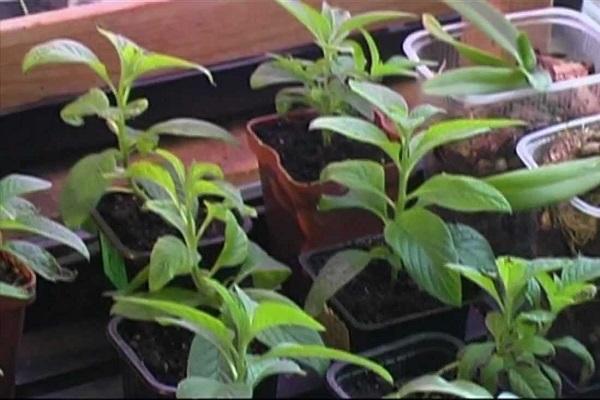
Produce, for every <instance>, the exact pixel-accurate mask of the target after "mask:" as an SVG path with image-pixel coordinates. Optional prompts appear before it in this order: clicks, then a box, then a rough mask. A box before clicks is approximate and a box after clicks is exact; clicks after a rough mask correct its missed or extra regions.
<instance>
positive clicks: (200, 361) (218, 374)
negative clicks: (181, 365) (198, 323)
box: [187, 335, 233, 382]
mask: <svg viewBox="0 0 600 400" xmlns="http://www.w3.org/2000/svg"><path fill="white" fill-rule="evenodd" d="M232 368H233V366H230V365H229V361H228V360H227V358H226V357H224V356H223V354H222V353H221V351H220V350H219V348H218V347H216V346H215V345H214V344H213V343H211V342H210V341H209V340H207V339H206V338H204V337H202V336H200V335H196V336H194V340H192V344H191V346H190V352H189V355H188V361H187V376H188V377H194V376H197V377H202V378H208V379H214V380H217V381H220V382H230V381H231V380H232V378H233V377H232V371H231V369H232Z"/></svg>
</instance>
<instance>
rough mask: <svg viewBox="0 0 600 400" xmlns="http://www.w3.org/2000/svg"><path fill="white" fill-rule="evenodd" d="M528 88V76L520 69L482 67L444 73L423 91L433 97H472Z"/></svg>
mask: <svg viewBox="0 0 600 400" xmlns="http://www.w3.org/2000/svg"><path fill="white" fill-rule="evenodd" d="M527 86H528V81H527V76H526V75H525V74H524V73H523V72H522V71H521V70H519V69H515V68H506V67H487V66H482V67H463V68H458V69H452V70H449V71H446V72H442V73H441V74H439V75H436V76H434V77H433V78H431V79H428V80H427V81H425V83H423V91H424V92H425V93H426V94H428V95H431V96H471V95H482V94H492V93H498V92H504V91H508V90H515V89H521V88H525V87H527Z"/></svg>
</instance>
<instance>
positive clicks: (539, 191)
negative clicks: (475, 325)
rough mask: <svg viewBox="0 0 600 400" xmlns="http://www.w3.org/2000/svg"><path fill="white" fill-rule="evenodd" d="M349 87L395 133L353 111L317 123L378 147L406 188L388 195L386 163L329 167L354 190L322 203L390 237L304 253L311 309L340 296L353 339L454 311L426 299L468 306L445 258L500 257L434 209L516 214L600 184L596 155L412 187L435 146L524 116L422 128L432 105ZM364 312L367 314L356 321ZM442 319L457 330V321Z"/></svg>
mask: <svg viewBox="0 0 600 400" xmlns="http://www.w3.org/2000/svg"><path fill="white" fill-rule="evenodd" d="M349 85H350V87H351V88H352V89H353V90H354V91H355V93H357V94H358V95H360V96H362V97H363V98H364V99H365V100H367V101H370V102H371V103H372V104H373V105H374V106H376V107H377V108H378V109H379V110H380V112H382V113H383V114H384V115H385V116H386V117H387V118H388V119H389V121H390V123H391V124H393V125H394V128H395V132H397V136H396V137H393V138H390V137H388V136H387V135H386V134H385V133H384V132H383V131H382V130H380V129H379V128H378V127H377V126H376V125H374V124H372V123H370V122H368V121H365V120H362V119H359V118H354V117H321V118H317V119H316V120H314V121H313V122H312V123H311V129H326V130H329V131H331V132H334V133H338V134H341V135H344V136H346V137H348V138H351V139H353V140H358V141H363V142H367V143H370V144H372V145H374V146H377V147H379V148H380V149H381V151H383V152H385V153H386V154H387V155H388V157H389V158H390V159H391V160H392V162H393V163H394V165H395V167H396V168H397V171H398V176H399V181H398V188H399V190H398V193H397V195H396V196H395V197H394V198H393V199H392V198H390V197H388V196H387V194H386V191H385V188H384V185H383V179H384V178H383V177H384V172H383V166H382V165H380V164H378V163H375V162H372V161H368V160H347V161H342V162H338V163H332V164H330V165H329V166H327V168H325V170H324V171H323V173H322V175H321V179H322V181H324V182H325V181H335V182H337V183H338V184H340V185H342V186H343V187H345V188H346V191H345V193H344V194H343V195H341V196H328V195H326V196H323V197H322V199H321V201H320V203H319V208H320V210H322V211H327V210H332V209H338V208H353V207H358V208H362V209H365V210H367V211H368V212H370V213H372V214H374V215H375V216H377V217H378V218H379V219H380V220H381V222H382V224H383V226H384V229H383V232H382V233H383V237H378V238H373V239H365V240H360V241H355V242H351V243H349V244H345V245H342V246H338V247H337V248H335V249H324V250H322V251H315V252H314V253H312V254H310V255H307V256H303V267H304V268H305V270H306V271H307V272H308V273H309V274H310V275H311V276H312V277H313V278H314V283H313V286H312V288H311V290H310V292H309V294H308V296H307V300H306V309H307V310H308V311H309V313H310V314H311V315H318V314H319V313H320V312H321V311H322V310H323V307H324V304H325V302H326V301H327V300H329V299H330V298H332V297H335V298H336V301H334V302H333V305H334V308H335V309H336V311H338V312H340V313H341V314H342V317H345V320H346V323H347V324H349V325H350V326H351V329H350V334H351V336H355V337H351V339H352V340H353V341H354V342H355V343H354V344H353V345H354V346H360V347H361V348H366V347H368V346H369V345H372V343H373V340H377V336H376V332H378V334H380V335H388V336H389V335H393V336H394V337H397V336H398V335H399V334H401V332H404V333H406V332H407V330H408V329H412V328H408V325H406V322H408V321H411V320H413V322H414V323H416V324H417V326H419V328H420V327H421V326H422V325H419V324H421V323H423V322H422V321H415V318H416V317H419V316H421V315H419V314H420V313H419V312H423V311H425V310H428V311H429V313H428V314H430V313H431V311H432V310H436V312H435V313H434V314H438V315H434V316H433V318H439V317H440V315H443V311H447V310H445V309H444V308H442V307H441V306H440V304H439V303H436V302H433V303H432V301H431V300H432V299H429V297H428V296H433V297H434V298H435V299H437V300H439V301H441V302H443V303H446V304H450V305H453V306H460V305H461V304H462V290H461V279H460V276H459V274H458V273H457V272H455V271H452V270H449V269H446V268H444V267H443V266H444V265H445V264H446V263H448V262H456V261H457V260H462V261H461V262H464V263H467V264H473V265H480V264H493V261H492V260H493V252H492V250H491V248H490V246H489V244H488V243H487V241H486V240H485V238H484V237H483V236H481V235H480V234H479V233H478V232H477V231H475V230H474V229H473V228H471V227H469V226H465V225H462V224H455V223H447V222H445V221H444V220H443V219H442V218H440V217H439V216H438V215H437V214H436V210H437V209H439V208H443V209H449V210H452V211H457V212H462V213H472V212H479V211H495V212H500V213H510V212H514V211H518V210H527V209H531V208H535V207H541V206H544V205H547V204H553V203H556V202H558V201H561V200H564V199H568V198H570V197H572V196H573V195H575V194H576V193H582V192H586V191H587V190H589V189H590V188H593V187H595V186H596V185H598V182H599V181H600V169H599V168H598V166H600V158H598V157H595V158H589V159H585V160H576V161H572V162H566V163H561V164H558V165H552V166H546V167H545V168H543V169H537V170H526V169H523V170H518V171H512V172H507V173H503V174H498V175H493V176H490V177H487V178H486V179H477V178H473V177H470V176H465V175H453V174H439V175H436V176H433V177H431V178H430V179H428V180H426V181H425V182H424V183H423V184H422V185H420V186H419V187H417V188H416V189H414V190H409V189H408V185H407V182H408V180H409V177H410V176H411V174H412V173H413V171H414V169H415V167H416V166H417V165H418V163H419V162H420V160H421V159H422V158H423V157H425V156H426V155H427V154H428V153H429V152H430V151H433V150H435V149H436V148H437V147H439V146H442V145H445V144H448V143H452V142H454V141H457V140H463V139H466V138H469V137H474V136H476V135H480V134H484V133H487V132H489V130H490V129H493V128H497V127H505V126H513V125H517V124H520V122H519V121H514V120H506V119H496V120H494V119H483V120H477V119H459V120H446V121H442V122H438V123H435V124H430V125H429V126H427V127H425V128H423V126H424V125H425V123H426V122H427V121H428V119H429V118H431V117H432V116H433V115H435V114H438V113H439V112H440V109H438V108H436V107H433V106H428V105H425V106H420V107H417V108H415V109H413V110H412V111H409V110H408V107H407V105H406V102H405V101H404V99H403V98H402V96H400V95H399V94H397V93H395V92H392V91H390V90H389V89H387V88H385V87H383V86H380V85H377V84H372V83H367V82H358V81H351V82H350V84H349ZM575 178H577V179H575ZM332 254H335V255H333V256H332ZM375 265H377V266H378V271H380V272H379V273H376V274H375V273H370V271H372V268H367V267H369V266H372V267H373V266H375ZM421 291H423V292H425V293H423V292H421ZM398 296H400V298H401V299H402V301H400V300H399V298H398ZM417 296H418V297H417ZM342 298H343V299H344V301H342ZM407 299H411V303H414V304H415V307H414V308H413V309H411V310H409V311H408V312H407V310H405V309H402V308H401V307H398V306H396V304H402V305H404V304H406V303H407V302H408V301H409V300H407ZM415 299H418V300H415ZM427 299H429V300H427ZM342 310H344V311H342ZM374 310H375V312H374ZM359 313H360V316H361V318H362V320H358V319H357V318H356V317H357V316H358V315H359ZM429 317H430V318H431V315H429ZM455 321H458V320H457V319H455ZM438 325H439V326H443V327H444V328H446V329H451V330H452V329H457V328H456V327H457V323H454V324H448V323H446V324H443V323H438ZM458 329H459V331H460V330H462V329H463V327H459V328H458ZM398 330H400V332H398ZM455 332H456V331H455ZM462 333H464V331H463V332H461V334H462ZM375 343H376V341H375Z"/></svg>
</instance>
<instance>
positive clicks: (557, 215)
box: [517, 115, 600, 256]
mask: <svg viewBox="0 0 600 400" xmlns="http://www.w3.org/2000/svg"><path fill="white" fill-rule="evenodd" d="M590 125H594V126H598V127H599V129H600V115H595V116H592V117H586V118H579V119H575V120H572V121H569V122H566V123H562V124H558V125H554V126H551V127H549V128H546V129H542V130H540V131H538V132H534V133H531V134H529V135H527V136H525V137H524V138H523V139H521V140H520V141H519V143H518V145H517V154H518V156H519V158H520V159H521V160H522V161H523V163H524V164H525V165H526V166H527V167H528V168H531V169H533V168H537V167H538V166H540V165H541V164H542V163H543V158H544V156H545V155H546V153H547V151H548V148H549V146H550V144H551V143H552V141H553V140H554V139H555V138H556V136H557V135H559V134H561V133H562V132H564V131H565V130H572V131H573V134H577V129H578V128H583V127H584V126H590ZM537 221H538V241H537V242H538V245H537V248H538V252H539V253H540V254H539V255H540V256H548V255H564V254H557V253H553V252H555V251H561V250H560V249H561V248H562V249H563V250H562V251H563V252H564V251H566V250H570V251H571V252H573V253H577V252H582V253H583V254H585V255H590V256H600V207H598V206H595V205H592V204H590V203H588V202H586V201H585V200H584V199H582V198H580V197H576V198H574V199H572V200H571V201H570V202H567V203H563V204H559V205H556V206H553V207H550V208H548V209H546V210H543V211H542V212H541V213H540V214H539V215H538V216H537ZM561 241H562V242H563V243H560V242H561ZM565 245H566V246H565Z"/></svg>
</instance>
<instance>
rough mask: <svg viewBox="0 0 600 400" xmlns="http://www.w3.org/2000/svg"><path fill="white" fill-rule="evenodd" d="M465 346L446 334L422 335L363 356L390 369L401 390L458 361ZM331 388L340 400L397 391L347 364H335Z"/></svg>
mask: <svg viewBox="0 0 600 400" xmlns="http://www.w3.org/2000/svg"><path fill="white" fill-rule="evenodd" d="M463 346H464V344H463V342H462V341H460V340H458V339H456V338H454V337H452V336H449V335H445V334H442V333H419V334H417V335H413V336H410V337H407V338H405V339H401V340H398V341H395V342H392V343H390V344H384V345H382V346H379V347H377V348H375V349H372V350H369V351H367V352H365V353H364V354H362V355H363V356H365V357H368V358H370V359H372V360H375V361H376V362H378V363H380V364H381V365H382V366H383V367H385V368H387V370H388V371H390V373H391V374H392V376H393V377H394V379H395V381H396V385H397V386H401V384H402V383H403V382H406V381H408V380H410V379H412V378H416V377H417V376H420V375H424V374H427V373H434V372H436V371H438V370H439V369H440V368H442V367H444V366H445V365H447V364H449V363H450V362H452V361H454V360H455V359H456V354H457V353H458V351H459V350H460V349H461V348H462V347H463ZM327 385H328V387H329V390H330V391H331V393H332V395H334V396H335V397H336V398H340V399H351V398H382V397H384V396H386V395H389V394H391V393H393V392H394V388H393V387H391V386H390V385H389V384H388V383H386V382H383V381H381V380H380V379H379V378H377V377H375V376H374V375H373V374H372V373H371V372H368V371H366V370H364V369H361V368H358V367H356V366H353V365H349V364H344V363H335V364H333V365H332V366H331V367H330V368H329V370H328V371H327Z"/></svg>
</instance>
